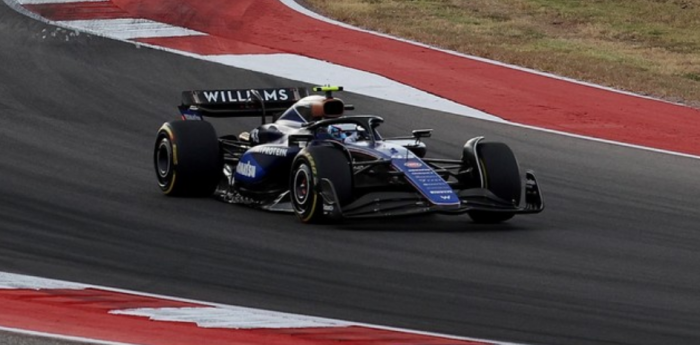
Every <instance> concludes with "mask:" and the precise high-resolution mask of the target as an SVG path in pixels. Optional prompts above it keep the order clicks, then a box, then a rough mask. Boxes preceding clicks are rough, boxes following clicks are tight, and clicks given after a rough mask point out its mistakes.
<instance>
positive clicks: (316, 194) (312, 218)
mask: <svg viewBox="0 0 700 345" xmlns="http://www.w3.org/2000/svg"><path fill="white" fill-rule="evenodd" d="M290 175H291V176H290V182H289V188H290V195H291V199H292V208H293V209H294V213H295V214H296V215H297V217H299V219H300V220H301V221H302V222H303V223H321V222H324V221H330V220H331V219H329V218H328V217H326V216H325V214H324V210H323V196H321V194H320V192H321V191H320V186H319V183H320V182H321V179H324V178H325V179H328V180H329V181H330V182H331V184H332V185H333V188H334V189H335V194H336V196H337V198H338V203H339V204H340V205H339V206H344V205H346V204H347V203H349V202H350V201H351V199H352V183H353V174H352V166H351V165H350V160H349V157H348V155H347V153H346V152H344V151H343V150H342V149H340V148H337V147H333V146H311V147H308V148H306V149H305V150H304V151H302V152H301V153H300V154H299V155H298V156H297V157H296V158H295V159H294V163H292V171H291V174H290Z"/></svg>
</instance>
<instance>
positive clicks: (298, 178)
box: [292, 164, 311, 213]
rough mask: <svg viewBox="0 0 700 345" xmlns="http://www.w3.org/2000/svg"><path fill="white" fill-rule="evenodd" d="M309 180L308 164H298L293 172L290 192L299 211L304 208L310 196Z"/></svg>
mask: <svg viewBox="0 0 700 345" xmlns="http://www.w3.org/2000/svg"><path fill="white" fill-rule="evenodd" d="M310 181H311V179H310V176H309V170H308V166H307V165H306V164H302V165H300V166H299V168H298V169H297V171H296V172H295V173H294V181H293V184H292V191H293V192H292V194H293V197H294V204H295V206H296V207H297V209H298V210H299V212H301V213H303V212H304V211H305V210H306V203H307V202H308V200H309V197H310V196H311V183H310Z"/></svg>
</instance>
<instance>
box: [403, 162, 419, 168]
mask: <svg viewBox="0 0 700 345" xmlns="http://www.w3.org/2000/svg"><path fill="white" fill-rule="evenodd" d="M403 165H404V166H405V167H408V168H414V169H415V168H420V167H422V166H423V163H420V162H415V161H413V162H406V163H404V164H403Z"/></svg>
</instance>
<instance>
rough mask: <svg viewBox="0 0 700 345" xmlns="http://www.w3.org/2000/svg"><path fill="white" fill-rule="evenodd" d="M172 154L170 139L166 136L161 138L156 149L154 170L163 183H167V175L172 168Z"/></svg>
mask: <svg viewBox="0 0 700 345" xmlns="http://www.w3.org/2000/svg"><path fill="white" fill-rule="evenodd" d="M172 154H173V151H172V147H171V146H170V141H169V140H168V139H167V138H163V140H161V141H160V143H159V144H158V149H157V150H156V172H157V173H158V179H159V180H161V182H163V183H167V177H168V176H169V175H170V173H171V170H172Z"/></svg>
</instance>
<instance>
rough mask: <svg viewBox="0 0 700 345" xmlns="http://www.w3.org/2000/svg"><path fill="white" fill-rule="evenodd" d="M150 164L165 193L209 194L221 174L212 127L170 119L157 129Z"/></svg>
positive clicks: (182, 194)
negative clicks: (170, 120) (151, 162)
mask: <svg viewBox="0 0 700 345" xmlns="http://www.w3.org/2000/svg"><path fill="white" fill-rule="evenodd" d="M153 163H154V166H155V170H156V177H157V178H158V186H159V187H160V189H161V190H162V191H163V193H164V194H165V195H168V196H183V197H206V196H210V195H211V194H212V193H213V192H214V189H215V188H216V186H217V184H218V183H219V180H220V179H221V175H222V173H223V159H222V155H221V150H220V148H219V140H218V138H217V136H216V131H215V130H214V127H213V126H212V125H211V124H210V123H208V122H204V121H172V122H167V123H165V124H163V126H162V127H161V128H160V130H158V135H157V137H156V143H155V148H154V152H153Z"/></svg>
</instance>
